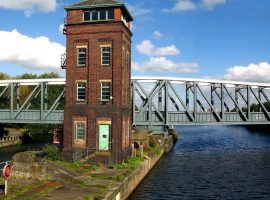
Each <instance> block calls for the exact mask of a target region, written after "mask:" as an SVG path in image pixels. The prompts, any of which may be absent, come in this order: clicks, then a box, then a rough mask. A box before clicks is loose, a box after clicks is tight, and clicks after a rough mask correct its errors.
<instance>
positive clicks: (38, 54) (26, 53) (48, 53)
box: [0, 30, 65, 69]
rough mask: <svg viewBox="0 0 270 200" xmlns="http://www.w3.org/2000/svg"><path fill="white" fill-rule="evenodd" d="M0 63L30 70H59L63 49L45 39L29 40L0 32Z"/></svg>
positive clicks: (14, 32)
mask: <svg viewBox="0 0 270 200" xmlns="http://www.w3.org/2000/svg"><path fill="white" fill-rule="evenodd" d="M0 44H1V45H0V61H3V62H8V63H12V64H17V65H21V66H22V67H24V68H31V69H59V68H60V58H61V54H62V53H64V52H65V47H64V46H62V45H61V44H59V43H55V42H51V41H50V40H49V39H48V38H47V37H44V36H41V37H37V38H31V37H28V36H26V35H23V34H21V33H19V32H18V31H17V30H13V31H11V32H8V31H0Z"/></svg>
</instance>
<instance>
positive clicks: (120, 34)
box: [63, 0, 133, 160]
mask: <svg viewBox="0 0 270 200" xmlns="http://www.w3.org/2000/svg"><path fill="white" fill-rule="evenodd" d="M65 10H66V11H67V22H66V25H65V34H66V62H65V64H66V102H65V116H64V142H63V148H64V152H69V153H70V152H73V151H74V150H76V149H78V148H87V147H90V148H92V149H97V150H98V151H104V152H108V154H113V153H116V152H118V154H119V152H120V154H119V155H120V156H119V155H118V160H119V159H120V160H121V159H123V158H122V157H123V156H122V157H121V155H127V154H126V152H128V151H129V150H130V146H131V141H130V130H131V113H132V112H131V97H130V84H131V37H132V33H131V31H130V22H131V21H133V18H132V16H131V14H130V13H129V11H128V10H127V8H126V6H125V4H123V3H120V2H118V1H116V0H86V1H81V2H79V3H77V4H73V5H70V6H67V7H66V8H65ZM66 155H68V153H66ZM69 155H70V154H69Z"/></svg>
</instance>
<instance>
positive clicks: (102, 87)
mask: <svg viewBox="0 0 270 200" xmlns="http://www.w3.org/2000/svg"><path fill="white" fill-rule="evenodd" d="M103 84H109V98H106V99H104V98H103V89H104V86H103ZM105 89H108V86H106V87H105ZM100 90H101V91H100V94H101V101H110V97H111V82H110V81H102V82H101V87H100Z"/></svg>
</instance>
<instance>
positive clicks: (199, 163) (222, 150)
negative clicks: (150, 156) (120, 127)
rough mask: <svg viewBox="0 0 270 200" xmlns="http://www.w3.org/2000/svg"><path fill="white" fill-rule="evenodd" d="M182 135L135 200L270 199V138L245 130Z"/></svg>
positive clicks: (190, 130) (199, 129)
mask: <svg viewBox="0 0 270 200" xmlns="http://www.w3.org/2000/svg"><path fill="white" fill-rule="evenodd" d="M177 130H178V131H179V132H180V140H179V141H178V143H177V144H176V146H175V148H174V150H173V151H172V152H170V153H169V154H168V155H166V156H165V157H164V158H162V160H161V161H160V162H159V163H158V164H157V165H156V167H155V168H154V169H153V170H152V172H151V174H149V175H148V176H147V177H146V178H145V180H144V181H143V183H142V184H141V185H140V186H139V187H138V188H137V189H136V191H135V192H134V193H133V195H132V196H131V197H130V198H129V199H130V200H152V199H153V200H163V199H164V200H167V199H168V200H178V199H179V200H180V199H192V200H193V199H207V200H208V199H230V200H231V199H237V200H238V199H264V200H265V199H270V134H269V135H263V134H260V133H256V132H255V131H251V130H249V129H247V128H245V127H242V126H195V127H192V126H182V127H177ZM269 132H270V130H269Z"/></svg>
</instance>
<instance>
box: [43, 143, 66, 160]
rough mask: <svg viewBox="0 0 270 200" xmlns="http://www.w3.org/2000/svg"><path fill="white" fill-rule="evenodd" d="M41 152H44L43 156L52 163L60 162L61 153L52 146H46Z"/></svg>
mask: <svg viewBox="0 0 270 200" xmlns="http://www.w3.org/2000/svg"><path fill="white" fill-rule="evenodd" d="M42 151H43V152H44V154H45V156H46V157H47V158H48V159H49V160H52V161H57V160H61V158H62V153H61V152H60V151H59V149H58V148H57V147H56V146H55V145H52V144H46V145H45V146H44V147H43V148H42Z"/></svg>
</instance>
